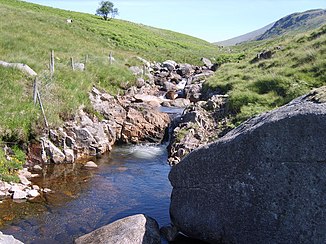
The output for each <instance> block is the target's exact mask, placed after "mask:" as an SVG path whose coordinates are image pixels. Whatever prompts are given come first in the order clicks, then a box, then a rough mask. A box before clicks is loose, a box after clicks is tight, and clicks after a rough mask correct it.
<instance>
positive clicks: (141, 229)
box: [75, 214, 161, 244]
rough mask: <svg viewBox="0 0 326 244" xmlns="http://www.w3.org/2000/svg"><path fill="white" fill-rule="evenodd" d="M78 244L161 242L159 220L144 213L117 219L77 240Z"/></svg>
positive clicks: (141, 243) (142, 243) (145, 243)
mask: <svg viewBox="0 0 326 244" xmlns="http://www.w3.org/2000/svg"><path fill="white" fill-rule="evenodd" d="M75 243H76V244H91V243H94V244H95V243H96V244H101V243H115V244H156V243H161V238H160V232H159V228H158V224H157V222H156V221H155V220H154V219H152V218H150V217H147V216H145V215H143V214H137V215H133V216H129V217H126V218H124V219H120V220H117V221H115V222H113V223H111V224H109V225H106V226H103V227H101V228H99V229H97V230H94V231H93V232H91V233H89V234H87V235H84V236H81V237H79V238H78V239H76V240H75Z"/></svg>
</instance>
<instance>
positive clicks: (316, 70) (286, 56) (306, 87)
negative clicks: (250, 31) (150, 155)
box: [205, 26, 326, 124]
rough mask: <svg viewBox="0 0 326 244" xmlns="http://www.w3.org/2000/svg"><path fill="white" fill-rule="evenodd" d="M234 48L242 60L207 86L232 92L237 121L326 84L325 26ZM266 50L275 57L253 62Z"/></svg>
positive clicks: (226, 92)
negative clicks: (291, 35) (295, 34)
mask: <svg viewBox="0 0 326 244" xmlns="http://www.w3.org/2000/svg"><path fill="white" fill-rule="evenodd" d="M231 49H232V50H233V51H232V52H234V53H239V52H241V53H243V54H244V58H243V60H240V61H239V62H233V63H232V62H231V63H227V64H224V65H222V67H221V68H220V69H219V71H218V72H217V73H216V75H215V76H214V77H212V78H211V79H210V80H209V81H208V82H207V83H206V84H205V88H206V89H209V88H210V89H213V90H217V91H219V92H220V93H222V94H228V95H229V97H230V109H231V112H232V114H233V115H234V116H235V119H234V123H235V124H239V123H240V122H242V121H244V120H245V119H247V118H249V117H251V116H253V115H256V114H259V113H261V112H265V111H268V110H271V109H274V108H276V107H279V106H281V105H284V104H285V103H287V102H289V101H291V100H292V99H294V98H296V97H298V96H300V95H303V94H305V93H307V92H308V91H310V90H311V89H312V88H315V87H319V86H322V85H325V84H326V26H324V27H322V28H319V29H317V30H315V31H314V32H309V33H306V34H300V35H297V36H294V37H289V36H288V37H281V38H278V39H274V40H269V41H261V42H251V43H247V44H242V45H239V46H235V47H232V48H231ZM263 50H270V51H272V53H273V55H272V58H270V59H262V60H260V61H257V62H251V61H252V60H253V59H254V58H255V57H256V55H257V53H260V52H262V51H263Z"/></svg>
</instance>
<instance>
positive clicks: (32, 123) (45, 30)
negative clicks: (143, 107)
mask: <svg viewBox="0 0 326 244" xmlns="http://www.w3.org/2000/svg"><path fill="white" fill-rule="evenodd" d="M68 18H72V19H73V22H72V23H71V24H67V23H66V19H68ZM0 43H1V45H0V54H1V56H0V59H1V60H4V61H6V62H12V63H24V64H27V65H29V66H30V67H31V68H32V69H33V70H35V71H36V72H37V73H38V74H39V75H38V79H39V82H40V91H41V97H42V99H43V103H44V107H45V112H46V115H47V117H48V120H49V123H50V125H51V126H53V127H55V126H58V125H60V124H61V123H62V120H63V119H64V118H65V117H67V116H69V114H71V113H74V112H75V111H76V109H77V108H78V107H80V106H81V105H84V106H86V107H87V106H90V105H89V101H88V100H89V99H88V92H89V91H90V90H91V87H92V86H93V85H96V86H98V87H100V88H103V89H105V90H107V91H108V92H110V93H112V94H117V93H119V92H120V90H121V89H120V88H121V86H123V87H125V86H127V87H128V86H129V85H132V84H133V83H134V81H135V79H136V78H135V76H134V75H133V74H132V73H131V72H130V71H129V70H128V66H130V65H140V61H138V60H137V59H136V57H137V56H140V57H143V58H146V59H148V60H150V61H151V60H153V61H154V60H155V61H164V60H167V59H173V60H176V61H178V62H189V63H193V64H195V63H199V62H200V58H201V57H203V56H206V57H209V58H213V59H214V58H217V57H218V54H219V52H218V48H217V47H216V46H214V45H212V44H210V43H208V42H206V41H203V40H200V39H198V38H194V37H191V36H187V35H184V34H180V33H175V32H172V31H168V30H161V29H157V28H152V27H148V26H144V25H140V24H135V23H130V22H127V21H123V20H116V19H114V20H111V21H104V20H102V19H101V18H100V17H98V16H95V15H91V14H84V13H77V12H71V11H65V10H59V9H55V8H50V7H44V6H40V5H36V4H31V3H26V2H23V1H17V0H0ZM51 50H54V52H55V75H54V77H53V79H50V75H49V72H48V70H49V59H50V51H51ZM110 52H113V56H114V58H115V60H116V62H114V64H112V65H110V63H109V60H108V56H109V53H110ZM71 57H73V58H74V61H75V62H83V63H85V61H86V59H87V64H86V70H85V71H84V72H78V71H75V72H73V71H72V70H71V67H70V58H71ZM86 57H87V58H86ZM0 76H1V77H0V79H1V80H0V82H1V87H2V88H3V89H2V90H1V91H0V92H1V95H2V96H4V97H5V99H3V100H2V103H1V107H0V112H2V114H1V115H0V117H1V118H2V117H3V118H2V119H1V122H0V131H1V133H0V134H1V137H3V139H4V140H5V141H8V140H9V141H15V142H17V141H20V140H23V141H25V140H26V139H27V138H28V137H29V136H31V133H33V131H35V129H37V127H42V126H43V119H42V117H41V116H40V113H39V109H38V108H35V107H34V106H33V105H32V100H31V99H32V83H33V79H31V78H28V77H27V76H25V75H23V74H22V73H20V72H19V71H17V70H13V69H4V68H1V67H0ZM18 98H19V99H18ZM36 131H38V130H36Z"/></svg>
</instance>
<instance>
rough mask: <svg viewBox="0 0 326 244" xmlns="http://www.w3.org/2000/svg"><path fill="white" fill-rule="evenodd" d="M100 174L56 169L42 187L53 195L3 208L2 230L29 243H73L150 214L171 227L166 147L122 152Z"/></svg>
mask: <svg viewBox="0 0 326 244" xmlns="http://www.w3.org/2000/svg"><path fill="white" fill-rule="evenodd" d="M96 163H97V164H98V165H99V168H98V169H92V170H89V169H85V168H83V167H81V164H70V165H51V166H48V167H47V169H45V170H44V173H45V177H44V178H39V179H36V183H38V184H39V185H41V186H43V187H48V188H50V189H52V190H53V192H52V193H48V194H45V195H44V196H42V197H41V198H38V199H35V200H33V201H29V202H23V203H15V202H13V201H11V200H6V201H4V202H3V203H2V204H0V230H1V231H2V232H4V233H5V234H10V235H14V236H15V237H16V238H17V239H19V240H21V241H23V242H24V243H47V244H48V243H60V244H62V243H73V240H74V239H75V238H76V237H79V236H81V235H84V234H86V233H89V232H91V231H93V230H94V229H96V228H99V227H101V226H103V225H106V224H108V223H111V222H113V221H115V220H117V219H120V218H123V217H126V216H129V215H133V214H138V213H144V214H147V215H148V216H151V217H153V218H155V219H156V220H157V221H158V223H159V225H160V226H163V225H166V224H169V223H170V218H169V202H170V194H171V186H170V183H169V181H168V173H169V171H170V166H169V165H168V164H167V152H166V146H164V145H159V146H150V145H144V146H139V145H138V146H122V147H116V148H115V149H114V150H113V151H112V152H111V153H110V154H108V155H104V156H103V157H102V158H100V159H98V160H97V161H96Z"/></svg>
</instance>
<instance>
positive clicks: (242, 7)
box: [26, 0, 326, 42]
mask: <svg viewBox="0 0 326 244" xmlns="http://www.w3.org/2000/svg"><path fill="white" fill-rule="evenodd" d="M26 1H27V2H33V3H38V4H42V5H47V6H52V7H56V8H61V9H67V10H73V11H77V12H85V13H91V14H95V12H96V9H97V8H98V5H99V2H100V0H26ZM111 2H113V3H114V5H115V7H117V8H118V9H119V16H117V17H116V18H119V19H123V20H128V21H132V22H135V23H141V24H145V25H149V26H153V27H158V28H163V29H168V30H173V31H177V32H181V33H185V34H189V35H191V36H195V37H199V38H201V39H204V40H206V41H209V42H216V41H222V40H225V39H229V38H232V37H235V36H239V35H242V34H245V33H248V32H250V31H254V30H256V29H259V28H261V27H264V26H265V25H268V24H270V23H272V22H274V21H276V20H278V19H280V18H282V17H284V16H286V15H288V14H291V13H294V12H302V11H305V10H309V9H317V8H323V9H326V0H202V1H198V0H174V1H173V0H164V1H163V0H156V1H154V0H111Z"/></svg>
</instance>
